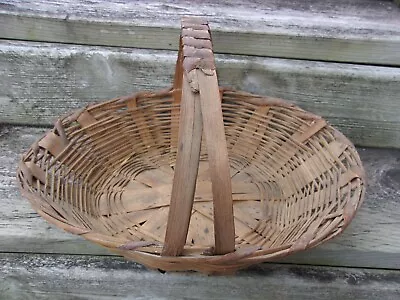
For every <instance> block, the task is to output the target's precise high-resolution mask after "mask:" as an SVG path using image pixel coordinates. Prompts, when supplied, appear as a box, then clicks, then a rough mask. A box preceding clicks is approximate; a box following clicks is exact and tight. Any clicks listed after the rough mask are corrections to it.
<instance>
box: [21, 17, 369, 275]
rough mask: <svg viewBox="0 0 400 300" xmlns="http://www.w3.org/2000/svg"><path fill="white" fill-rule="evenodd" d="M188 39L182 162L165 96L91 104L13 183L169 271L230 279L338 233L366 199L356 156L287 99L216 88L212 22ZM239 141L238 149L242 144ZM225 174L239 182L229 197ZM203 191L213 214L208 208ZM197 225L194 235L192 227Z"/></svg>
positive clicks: (54, 211)
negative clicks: (174, 144) (173, 147)
mask: <svg viewBox="0 0 400 300" xmlns="http://www.w3.org/2000/svg"><path fill="white" fill-rule="evenodd" d="M182 28H183V30H182V43H183V44H182V49H181V50H183V56H184V59H183V61H182V67H183V70H184V72H183V73H184V74H183V76H184V79H183V80H182V84H183V87H182V96H183V97H182V99H181V109H180V122H179V142H178V153H177V154H175V153H174V151H171V135H172V133H173V132H174V131H175V130H176V128H172V126H175V125H176V124H177V123H176V122H174V119H175V120H176V116H175V114H174V113H173V111H174V110H175V109H176V107H177V105H176V99H175V97H174V95H176V90H174V89H173V88H172V89H168V90H164V91H161V92H158V93H154V92H142V93H139V94H135V95H131V96H127V97H123V98H114V99H112V100H110V101H106V102H103V103H99V104H94V105H89V106H87V107H85V108H83V109H81V110H79V111H77V112H73V113H72V114H70V115H67V116H64V117H62V118H61V119H60V120H59V121H58V122H57V123H56V126H55V128H54V129H53V130H52V131H50V133H49V134H48V135H45V137H43V138H41V139H39V140H38V141H37V142H36V143H34V144H33V146H32V147H31V149H29V150H28V151H27V153H26V154H25V155H23V157H22V159H21V161H20V164H19V169H18V172H17V176H18V181H19V184H20V186H21V188H22V191H23V193H24V195H25V196H26V197H27V198H28V199H29V200H30V201H31V202H32V204H33V206H34V208H35V209H36V210H37V212H38V213H39V214H40V215H41V216H42V217H43V218H45V219H46V220H48V221H50V222H52V223H54V224H57V225H58V226H60V227H61V228H63V229H65V230H67V231H69V232H72V233H75V234H80V235H81V236H82V237H84V238H86V239H87V240H89V241H92V242H95V243H97V244H100V245H102V246H105V247H107V248H109V249H110V250H111V251H113V252H115V253H117V254H121V255H124V256H125V257H127V258H129V259H135V260H137V261H139V262H141V263H143V264H145V265H146V266H148V267H150V268H159V269H163V270H170V271H183V270H196V271H201V272H206V273H230V272H234V271H236V270H238V269H241V268H245V267H248V266H250V265H252V264H255V263H260V262H264V261H268V260H271V259H277V258H280V257H283V256H286V255H289V254H292V253H296V252H299V251H302V250H305V249H308V248H311V247H314V246H317V245H319V244H321V243H323V242H325V241H327V240H329V239H331V238H333V237H335V236H337V235H338V234H340V233H341V232H342V231H343V230H344V229H345V228H346V227H347V226H348V224H349V223H350V221H351V220H352V219H353V217H354V215H355V212H356V211H357V210H358V208H359V206H360V204H361V203H362V201H363V197H364V193H365V187H364V185H365V183H364V182H365V174H364V171H363V167H362V164H361V161H360V158H359V156H358V153H357V151H356V150H355V148H354V146H353V145H352V144H351V143H350V141H348V140H347V138H346V137H344V136H343V134H341V133H340V132H339V131H337V130H336V129H335V128H333V127H331V126H330V125H329V124H327V123H326V122H325V121H323V120H322V119H321V117H319V116H316V115H314V114H312V113H309V112H306V111H304V110H302V109H300V108H298V107H297V106H295V105H293V104H290V103H287V102H285V101H284V100H281V99H276V98H267V97H262V96H258V95H253V94H249V93H245V92H240V91H234V90H228V89H224V90H219V88H218V83H217V76H216V72H215V64H214V59H213V53H212V45H211V41H210V34H209V32H208V26H207V23H205V22H203V21H201V20H198V19H185V20H184V21H183V23H182ZM180 61H181V60H178V64H179V63H180ZM177 68H180V66H178V67H177ZM178 90H179V89H178ZM221 96H222V97H221ZM221 98H222V99H221ZM132 101H135V103H134V105H132ZM174 124H175V125H174ZM203 126H204V129H205V131H204V135H205V144H206V147H201V139H202V127H203ZM143 127H146V129H145V130H143ZM225 133H226V134H225ZM246 135H247V136H248V139H249V141H248V143H249V146H248V147H243V146H242V145H241V144H242V143H239V144H238V143H237V139H238V137H240V139H241V140H242V141H246ZM67 141H68V142H67ZM53 143H56V145H53ZM57 143H62V145H61V146H60V145H57ZM176 155H177V156H176ZM175 159H177V162H176V164H175V165H172V166H171V165H170V163H171V162H172V161H174V160H175ZM200 159H201V160H203V161H207V162H208V163H209V170H205V169H204V164H202V168H201V174H200V178H199V180H200V182H201V184H199V190H198V191H197V194H198V195H199V198H198V199H196V200H197V201H196V205H195V206H194V207H193V202H194V199H193V197H194V196H195V195H196V191H195V189H196V177H197V175H198V168H199V160H200ZM93 161H95V163H93ZM96 164H98V165H100V166H102V167H104V169H105V171H103V169H101V168H99V167H97V165H96ZM85 165H87V166H90V168H89V169H87V168H85ZM171 167H172V168H174V171H175V173H174V180H173V181H172V185H173V187H172V192H170V189H169V188H168V186H170V184H171V180H170V178H171V175H172V174H171V173H172V169H171ZM231 176H232V177H233V178H235V181H237V180H243V184H238V186H237V187H236V188H237V189H235V190H234V191H232V187H231V183H230V177H231ZM210 185H212V187H211V190H212V194H213V203H214V205H213V204H212V203H210V201H209V200H210V199H206V198H211V197H210V196H208V195H207V186H210ZM134 189H135V191H136V192H137V193H135V192H134ZM85 191H90V193H87V192H85ZM170 194H171V195H170ZM169 196H171V198H172V200H171V204H170V206H168V205H165V200H166V199H167V198H168V197H169ZM136 197H140V199H138V198H136ZM233 200H235V201H233ZM131 202H135V203H131ZM246 202H247V204H248V205H246ZM233 205H235V206H236V205H237V208H235V209H233ZM213 206H214V209H213ZM253 210H256V212H254V211H253ZM147 211H151V213H149V214H148V213H147ZM252 211H253V212H252ZM192 215H193V216H195V218H196V221H195V223H194V226H195V227H196V228H190V229H189V225H190V224H189V220H190V217H191V216H192ZM234 218H235V221H236V222H235V223H234V222H233V220H234ZM167 219H168V221H167ZM213 223H214V230H210V226H212V224H213ZM189 232H190V237H189V238H188V233H189ZM211 234H214V235H215V245H214V246H211V247H210V240H211V239H210V235H211ZM162 249H164V250H163V253H162V251H161V250H162ZM161 254H163V255H161ZM178 255H179V256H178Z"/></svg>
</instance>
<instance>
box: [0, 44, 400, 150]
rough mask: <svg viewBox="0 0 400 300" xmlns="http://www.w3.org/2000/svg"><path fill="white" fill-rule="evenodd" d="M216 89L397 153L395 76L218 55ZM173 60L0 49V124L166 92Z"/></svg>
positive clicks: (399, 121)
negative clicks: (280, 101)
mask: <svg viewBox="0 0 400 300" xmlns="http://www.w3.org/2000/svg"><path fill="white" fill-rule="evenodd" d="M216 59H217V68H218V71H219V79H220V84H221V85H222V86H230V87H233V88H235V89H239V90H245V91H249V92H253V93H257V94H261V95H268V96H273V97H281V98H284V99H287V100H290V101H293V102H295V103H296V104H298V105H299V106H301V107H302V108H304V109H306V110H310V111H312V112H314V113H316V114H319V115H322V116H323V117H325V118H326V119H328V120H329V121H330V122H331V123H332V124H333V125H335V126H337V127H338V128H339V129H340V130H342V131H343V133H344V134H346V135H347V136H348V137H349V138H350V139H351V140H352V141H353V142H354V143H355V144H357V145H362V146H379V147H400V114H399V112H400V101H398V97H399V95H400V84H399V82H400V68H393V67H376V66H365V65H352V64H340V63H324V62H315V61H301V60H287V59H276V58H261V57H254V56H237V55H223V54H220V55H217V57H216ZM175 61H176V52H174V51H161V50H143V49H129V48H123V49H116V48H107V47H96V46H72V45H62V44H52V43H29V42H15V41H0V65H1V66H2V71H1V72H0V104H1V105H0V123H1V122H3V123H13V124H29V125H48V124H51V123H53V122H54V120H55V119H56V118H57V117H58V116H60V115H62V114H64V113H65V112H67V111H70V110H72V109H75V108H78V107H81V106H83V105H85V104H87V103H91V102H94V101H99V100H106V99H110V98H114V97H116V96H121V95H125V94H129V93H131V92H137V91H140V90H158V89H161V88H165V87H168V86H170V84H171V81H172V75H173V72H174V64H175Z"/></svg>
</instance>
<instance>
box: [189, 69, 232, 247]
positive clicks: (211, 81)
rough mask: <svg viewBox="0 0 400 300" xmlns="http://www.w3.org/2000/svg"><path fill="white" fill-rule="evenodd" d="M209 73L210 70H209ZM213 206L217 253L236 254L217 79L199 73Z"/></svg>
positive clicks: (229, 180)
mask: <svg viewBox="0 0 400 300" xmlns="http://www.w3.org/2000/svg"><path fill="white" fill-rule="evenodd" d="M208 72H210V70H208ZM196 73H197V78H198V81H199V93H200V102H201V115H202V117H203V127H204V136H205V140H206V141H205V142H206V145H207V155H208V162H209V164H210V169H209V170H210V178H211V183H212V193H213V205H214V232H215V253H216V254H227V253H232V252H234V251H235V224H234V216H233V200H232V184H231V175H230V168H229V167H230V166H229V160H228V149H227V142H226V137H225V129H224V120H223V116H222V108H221V98H220V96H219V88H218V79H217V74H216V72H215V71H214V70H212V71H211V73H212V74H213V75H208V74H205V73H204V71H203V70H196Z"/></svg>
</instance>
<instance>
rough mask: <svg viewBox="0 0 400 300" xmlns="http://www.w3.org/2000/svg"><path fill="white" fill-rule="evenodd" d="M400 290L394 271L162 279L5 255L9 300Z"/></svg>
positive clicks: (398, 293) (108, 264) (93, 261)
mask: <svg viewBox="0 0 400 300" xmlns="http://www.w3.org/2000/svg"><path fill="white" fill-rule="evenodd" d="M100 283H101V284H100ZM399 286H400V272H399V271H393V270H370V269H353V268H332V267H317V266H299V265H279V264H263V265H260V266H258V267H256V268H252V269H250V270H246V271H240V272H239V273H237V274H236V275H235V276H202V275H199V274H197V273H178V274H177V273H168V274H161V273H160V272H158V271H148V270H145V269H144V268H142V267H141V266H138V265H137V264H135V263H132V262H126V261H124V260H121V259H119V258H116V257H92V256H68V255H62V256H60V255H27V254H22V255H19V254H0V295H1V296H2V299H7V300H8V299H11V300H13V299H194V300H195V299H221V300H222V299H299V300H301V299H307V300H308V299H311V300H312V299H387V300H392V299H393V300H394V299H399V297H400V288H399Z"/></svg>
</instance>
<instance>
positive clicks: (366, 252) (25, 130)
mask: <svg viewBox="0 0 400 300" xmlns="http://www.w3.org/2000/svg"><path fill="white" fill-rule="evenodd" d="M44 131H45V129H43V128H29V127H12V126H4V125H3V126H2V127H1V130H0V202H1V205H2V209H1V211H0V220H1V221H0V240H1V241H2V242H1V243H0V252H31V253H67V254H109V253H108V252H107V251H105V250H104V249H103V248H100V247H98V246H95V245H94V244H92V243H89V242H87V241H84V240H83V239H81V238H80V237H78V236H74V235H71V234H67V233H65V232H62V231H61V230H59V229H57V228H55V227H54V226H52V225H49V224H48V223H46V222H45V221H44V220H43V219H42V218H40V217H39V216H38V215H37V214H36V213H34V212H33V210H32V209H31V207H30V205H29V203H28V201H27V200H25V199H23V198H22V197H21V195H20V193H19V191H18V189H17V187H16V180H15V169H16V166H17V162H18V160H19V155H20V154H21V153H22V152H23V151H25V149H27V148H28V146H29V145H30V144H32V143H33V142H34V141H35V140H36V139H37V138H38V137H39V136H41V135H42V134H43V133H44ZM359 153H360V156H361V159H362V161H363V163H364V166H365V169H366V172H367V178H368V180H369V184H368V187H367V195H366V199H365V201H364V203H363V205H362V206H361V208H360V210H359V211H358V212H357V215H356V217H355V219H354V220H353V221H352V223H351V224H350V226H349V228H347V229H346V231H345V232H344V233H343V234H342V235H340V236H339V237H338V238H335V239H333V240H332V241H329V242H327V243H326V244H324V245H321V246H319V247H317V248H315V249H312V250H310V251H306V252H303V253H299V254H296V255H293V256H290V257H287V258H286V259H285V260H283V261H285V262H296V263H306V264H316V265H333V266H354V267H373V268H375V267H377V268H392V269H400V261H399V259H398V258H399V255H400V229H399V226H398V220H399V218H400V209H399V208H400V192H399V191H400V185H399V182H400V180H399V176H400V150H390V149H364V148H359Z"/></svg>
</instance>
